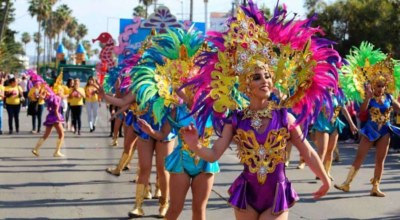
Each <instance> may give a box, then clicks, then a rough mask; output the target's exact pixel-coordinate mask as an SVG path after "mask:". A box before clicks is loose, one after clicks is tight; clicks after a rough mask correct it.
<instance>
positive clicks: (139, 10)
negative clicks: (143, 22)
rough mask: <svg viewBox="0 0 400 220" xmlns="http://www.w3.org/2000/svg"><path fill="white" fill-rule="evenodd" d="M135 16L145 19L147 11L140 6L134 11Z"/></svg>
mask: <svg viewBox="0 0 400 220" xmlns="http://www.w3.org/2000/svg"><path fill="white" fill-rule="evenodd" d="M133 16H135V17H137V16H139V17H142V18H145V17H146V10H145V9H144V8H143V6H142V5H138V6H136V7H135V8H134V9H133Z"/></svg>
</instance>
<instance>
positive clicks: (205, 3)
mask: <svg viewBox="0 0 400 220" xmlns="http://www.w3.org/2000/svg"><path fill="white" fill-rule="evenodd" d="M207 3H208V0H204V32H207V23H208V4H207Z"/></svg>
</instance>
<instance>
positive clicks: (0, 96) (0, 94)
mask: <svg viewBox="0 0 400 220" xmlns="http://www.w3.org/2000/svg"><path fill="white" fill-rule="evenodd" d="M3 84H4V78H3V77H1V76H0V135H2V134H3V107H4V85H3Z"/></svg>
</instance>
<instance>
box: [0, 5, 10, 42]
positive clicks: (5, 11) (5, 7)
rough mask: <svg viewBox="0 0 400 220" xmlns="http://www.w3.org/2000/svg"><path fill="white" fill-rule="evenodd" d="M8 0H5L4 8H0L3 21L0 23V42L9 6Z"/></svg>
mask: <svg viewBox="0 0 400 220" xmlns="http://www.w3.org/2000/svg"><path fill="white" fill-rule="evenodd" d="M11 4H12V3H11V2H10V0H6V1H5V5H4V10H2V14H3V21H2V22H1V23H0V42H1V41H2V40H3V35H4V32H5V29H6V26H7V19H8V13H9V11H10V7H11Z"/></svg>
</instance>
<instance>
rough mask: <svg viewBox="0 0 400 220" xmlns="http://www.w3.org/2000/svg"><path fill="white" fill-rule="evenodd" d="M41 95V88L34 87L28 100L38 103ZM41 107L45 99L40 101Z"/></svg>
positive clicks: (29, 93)
mask: <svg viewBox="0 0 400 220" xmlns="http://www.w3.org/2000/svg"><path fill="white" fill-rule="evenodd" d="M39 94H40V88H36V87H32V88H31V89H30V90H29V92H28V98H29V100H31V101H33V102H36V101H38V99H37V98H36V97H37V96H38V95H39ZM38 104H39V105H43V104H44V99H43V98H41V97H40V98H39V101H38Z"/></svg>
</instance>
